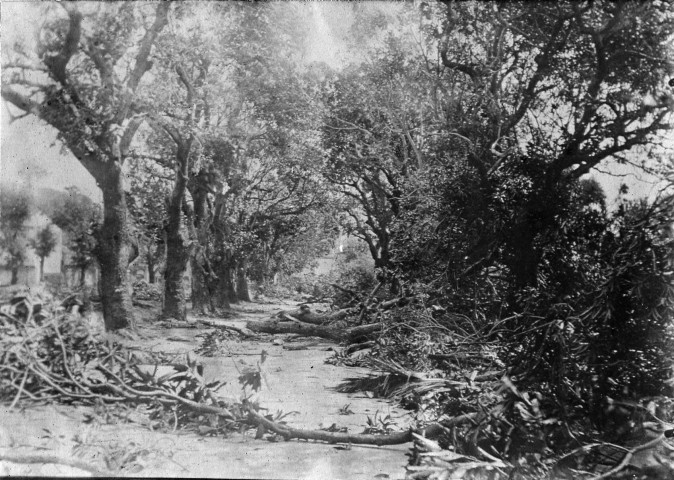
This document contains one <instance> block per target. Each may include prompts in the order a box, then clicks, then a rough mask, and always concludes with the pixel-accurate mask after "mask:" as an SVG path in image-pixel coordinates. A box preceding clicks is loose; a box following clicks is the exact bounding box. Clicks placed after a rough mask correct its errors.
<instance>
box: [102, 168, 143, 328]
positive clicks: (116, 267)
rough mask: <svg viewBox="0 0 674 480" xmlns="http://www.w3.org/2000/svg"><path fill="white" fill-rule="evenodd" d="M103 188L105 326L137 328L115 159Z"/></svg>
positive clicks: (127, 234)
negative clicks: (132, 302) (130, 290)
mask: <svg viewBox="0 0 674 480" xmlns="http://www.w3.org/2000/svg"><path fill="white" fill-rule="evenodd" d="M105 165H106V166H107V168H106V175H105V183H102V182H99V187H101V190H102V191H103V225H102V227H101V229H100V234H99V242H98V245H97V257H98V261H99V263H100V266H101V301H102V304H103V318H104V320H105V329H106V330H108V331H112V330H118V329H121V328H128V327H131V328H134V327H135V318H134V314H133V309H132V304H131V294H130V292H129V278H128V270H127V268H128V265H129V258H130V256H131V251H132V245H131V235H130V232H129V219H128V209H127V205H126V196H125V192H124V176H123V175H124V174H123V173H122V169H121V166H120V165H119V164H118V163H116V162H112V161H110V162H108V163H107V164H105Z"/></svg>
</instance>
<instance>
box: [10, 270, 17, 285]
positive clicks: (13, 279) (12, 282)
mask: <svg viewBox="0 0 674 480" xmlns="http://www.w3.org/2000/svg"><path fill="white" fill-rule="evenodd" d="M10 283H11V284H12V285H16V284H17V283H19V267H12V280H11V281H10Z"/></svg>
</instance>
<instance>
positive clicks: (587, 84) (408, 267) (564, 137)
mask: <svg viewBox="0 0 674 480" xmlns="http://www.w3.org/2000/svg"><path fill="white" fill-rule="evenodd" d="M41 8H44V9H45V12H44V14H45V18H47V21H46V22H45V23H44V24H43V25H42V26H41V27H40V30H39V32H38V34H37V35H36V37H35V38H36V39H37V40H36V44H35V45H32V44H30V41H28V40H26V42H27V43H24V44H21V43H17V44H16V45H15V48H14V49H13V50H10V51H9V52H7V50H5V52H6V53H5V54H4V55H6V56H5V58H4V66H5V68H4V69H3V80H4V81H3V86H2V96H3V98H4V99H5V101H7V102H8V103H9V104H12V105H14V106H15V107H18V108H19V109H21V110H23V111H25V112H27V114H33V115H37V116H38V117H39V118H41V119H42V120H44V121H45V122H47V123H48V124H50V125H51V126H53V127H54V128H55V129H56V130H57V131H58V132H59V138H60V139H61V141H62V142H63V144H64V145H65V146H66V147H67V148H68V149H69V150H70V152H71V153H72V154H73V155H74V156H75V157H76V158H77V159H78V160H79V161H80V162H81V163H82V164H83V165H84V166H85V167H86V168H87V170H88V171H89V172H90V173H91V174H92V175H93V176H94V178H95V179H96V180H97V182H98V184H99V186H100V187H101V189H102V192H103V221H102V223H101V225H100V229H99V231H98V232H99V233H98V245H99V248H98V250H97V257H98V260H99V263H100V265H101V271H102V288H101V291H102V297H103V305H104V316H105V318H106V325H107V327H108V328H110V329H114V328H121V327H124V326H127V325H129V324H130V323H129V322H132V320H131V319H132V318H133V316H132V312H131V307H130V298H129V295H128V289H127V288H122V287H124V286H125V285H126V283H127V281H128V279H127V265H128V263H129V261H130V259H132V258H133V257H134V256H135V255H136V254H137V251H138V250H137V246H138V244H139V241H138V239H139V238H140V239H142V242H144V244H145V245H146V246H147V248H145V250H144V252H146V253H145V255H146V256H147V260H148V262H149V263H151V264H156V262H157V255H158V254H160V252H164V251H165V254H166V258H167V261H166V268H165V272H164V278H165V288H166V295H165V312H164V313H165V315H166V316H171V317H174V318H183V317H184V315H185V307H186V301H187V299H186V298H185V295H184V292H183V286H182V279H183V276H184V272H185V270H186V268H187V264H188V262H189V263H190V265H191V270H192V277H193V285H192V292H193V297H192V301H193V305H194V307H195V309H196V310H198V311H212V310H214V309H218V308H222V307H226V306H227V305H228V302H229V301H231V300H232V299H233V298H235V293H234V291H235V290H236V288H235V285H236V284H237V283H239V284H240V287H241V288H240V289H239V290H241V291H242V292H245V290H246V289H245V279H246V277H248V276H251V275H252V276H255V277H257V278H265V277H267V276H268V275H269V274H270V273H271V272H273V271H274V268H273V265H272V264H276V266H278V265H279V264H281V263H283V264H285V265H286V266H287V267H288V268H298V267H299V266H300V264H301V263H302V262H301V261H300V260H299V259H301V258H308V257H310V256H311V255H312V254H313V253H314V252H318V251H320V249H321V248H323V246H324V243H325V242H324V241H323V240H324V239H326V238H327V237H328V236H329V234H330V232H331V229H332V228H333V227H334V225H333V224H331V217H333V216H336V217H337V220H338V222H339V223H340V224H341V225H342V227H344V228H345V229H346V230H347V231H348V232H349V233H352V234H354V235H356V236H358V237H360V238H362V239H363V240H364V241H365V243H366V244H367V246H368V248H369V251H370V253H371V255H372V257H373V259H374V261H375V264H376V267H377V268H378V269H379V271H380V272H381V278H382V279H383V280H385V281H391V282H392V284H393V288H400V285H399V283H400V281H399V280H400V279H401V278H406V277H407V278H408V279H410V280H411V281H413V282H414V281H417V282H424V283H431V284H437V283H438V282H439V283H440V284H441V285H442V288H440V289H439V290H438V291H439V292H440V291H442V292H444V293H448V292H449V293H450V294H454V293H456V292H460V291H463V290H464V289H473V288H474V285H475V283H476V282H480V283H482V284H483V283H485V282H487V280H488V275H491V274H494V273H495V272H497V273H498V274H499V275H505V276H506V277H507V279H508V285H510V286H511V287H512V288H511V289H512V291H513V292H516V291H518V290H520V289H523V288H535V287H536V286H538V285H540V284H541V270H540V269H541V266H542V265H546V264H547V263H549V260H548V258H549V257H550V253H549V252H548V250H547V245H548V244H549V241H550V239H551V238H555V237H556V236H558V235H559V232H560V225H561V224H563V219H564V218H575V217H574V216H576V215H577V214H578V212H587V213H588V214H594V213H593V212H596V211H598V210H599V211H601V210H602V208H603V207H602V202H603V200H602V198H601V197H602V195H601V193H600V192H599V191H598V189H597V187H596V185H594V186H593V185H591V184H583V182H582V181H581V179H582V178H583V176H584V175H585V174H587V173H588V172H590V170H591V169H592V168H593V167H595V166H597V165H598V164H599V163H600V162H602V161H604V160H605V159H608V158H615V157H616V156H617V155H620V154H621V153H624V152H632V151H634V149H635V148H639V147H641V146H649V145H652V144H653V142H654V140H655V139H657V138H658V135H659V134H660V133H661V132H662V131H664V130H665V129H667V128H669V124H668V123H667V122H668V119H669V117H668V115H669V112H670V111H671V105H672V101H671V96H670V95H668V94H667V90H666V84H665V83H664V82H665V80H666V74H667V71H668V69H669V68H670V67H671V65H670V64H669V63H668V61H667V58H668V55H667V48H668V46H667V45H668V44H667V42H668V39H669V38H671V33H672V32H671V30H672V27H671V25H672V22H671V21H670V20H671V11H670V10H669V8H668V5H667V4H666V3H665V2H657V1H656V2H650V3H647V4H635V3H629V2H618V3H613V2H581V3H555V4H547V3H543V4H540V5H529V4H522V3H518V2H511V3H500V4H480V3H456V2H432V3H431V2H429V3H426V2H421V3H419V4H418V5H405V6H404V5H401V6H398V7H396V8H394V9H392V11H393V12H394V13H393V14H388V15H385V14H383V13H382V11H380V10H377V9H368V8H365V7H363V6H360V7H358V6H355V7H354V19H355V20H354V24H353V26H352V29H351V34H352V41H353V43H354V45H353V46H354V48H358V49H359V51H360V54H359V56H358V58H357V59H356V61H354V62H353V64H352V65H349V66H347V67H345V68H344V69H343V70H342V71H334V70H331V69H330V68H328V67H327V66H325V65H313V66H312V68H307V65H306V62H304V61H303V60H302V54H303V52H304V45H305V40H306V38H305V37H306V34H307V27H306V25H307V22H306V12H307V10H303V9H301V7H300V6H298V5H295V6H281V5H274V4H265V5H258V6H255V7H251V6H246V5H242V4H216V3H212V4H211V3H208V4H203V5H199V6H195V5H191V4H189V5H188V4H168V3H161V4H145V5H135V4H132V3H119V4H100V5H95V6H93V5H76V4H70V3H67V4H62V5H58V6H55V5H53V6H47V7H41ZM364 32H367V33H368V35H370V36H373V37H374V38H376V39H378V40H376V41H373V42H371V43H369V44H364V38H365V37H364ZM372 34H374V35H372ZM368 45H369V47H371V48H368ZM354 51H355V50H354ZM125 175H128V176H129V178H130V179H131V182H130V185H125ZM583 192H585V193H583ZM333 212H338V213H337V214H336V215H335V214H333ZM131 217H133V220H132V219H131ZM583 235H585V231H583V232H582V234H581V236H583ZM299 248H301V249H302V250H303V253H302V254H301V255H293V254H292V251H293V249H295V250H297V249H299ZM307 248H311V249H312V250H309V251H306V250H305V249H307ZM429 252H432V253H433V254H434V255H429ZM546 262H547V263H546ZM291 264H292V267H291ZM396 271H397V274H394V272H396ZM486 275H487V276H486ZM394 279H397V280H394ZM434 282H435V283H434ZM569 285H570V286H569V289H571V290H572V289H573V288H575V286H574V285H573V284H569ZM509 288H510V287H509ZM444 293H443V294H444ZM508 295H510V294H508ZM243 296H244V297H245V293H244V294H243ZM509 301H510V302H511V304H513V305H514V304H515V303H513V302H515V296H514V293H513V295H510V297H509Z"/></svg>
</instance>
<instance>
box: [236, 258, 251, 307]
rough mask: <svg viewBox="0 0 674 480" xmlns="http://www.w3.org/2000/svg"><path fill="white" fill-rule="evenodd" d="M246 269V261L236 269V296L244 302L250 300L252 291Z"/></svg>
mask: <svg viewBox="0 0 674 480" xmlns="http://www.w3.org/2000/svg"><path fill="white" fill-rule="evenodd" d="M246 270H247V269H246V264H245V262H244V263H242V264H241V265H240V266H239V267H238V268H237V269H236V296H237V297H238V299H239V300H241V301H242V302H250V291H249V290H248V279H247V278H246Z"/></svg>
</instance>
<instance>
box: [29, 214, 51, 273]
mask: <svg viewBox="0 0 674 480" xmlns="http://www.w3.org/2000/svg"><path fill="white" fill-rule="evenodd" d="M30 246H31V248H32V249H33V250H35V253H36V254H37V256H38V257H40V281H41V282H42V281H44V259H45V258H47V257H48V256H49V255H50V254H51V252H53V251H54V248H55V247H56V236H55V235H54V232H52V231H51V228H49V225H46V226H45V227H44V228H43V229H42V230H40V231H39V232H37V236H36V237H35V238H33V239H31V241H30Z"/></svg>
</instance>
